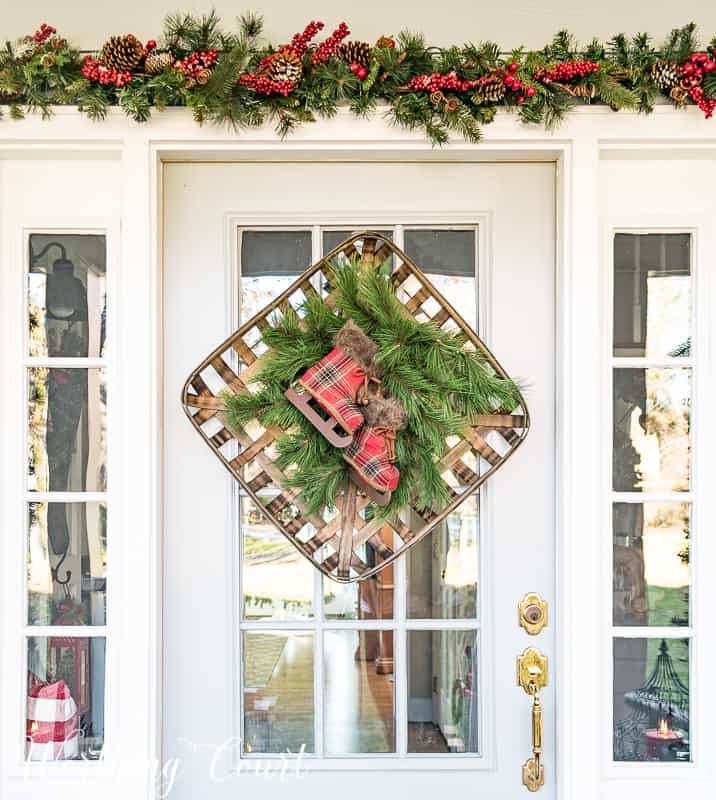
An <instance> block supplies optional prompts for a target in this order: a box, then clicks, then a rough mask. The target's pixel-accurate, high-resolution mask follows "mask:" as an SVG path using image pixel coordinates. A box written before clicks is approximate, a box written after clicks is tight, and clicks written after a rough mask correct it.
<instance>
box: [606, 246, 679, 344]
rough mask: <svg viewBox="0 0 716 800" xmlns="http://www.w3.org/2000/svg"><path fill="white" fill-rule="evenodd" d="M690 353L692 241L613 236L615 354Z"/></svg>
mask: <svg viewBox="0 0 716 800" xmlns="http://www.w3.org/2000/svg"><path fill="white" fill-rule="evenodd" d="M690 354H691V236H690V235H689V234H687V233H647V234H632V233H618V234H616V235H615V237H614V355H615V356H646V357H647V358H657V357H659V356H674V357H679V356H688V355H690Z"/></svg>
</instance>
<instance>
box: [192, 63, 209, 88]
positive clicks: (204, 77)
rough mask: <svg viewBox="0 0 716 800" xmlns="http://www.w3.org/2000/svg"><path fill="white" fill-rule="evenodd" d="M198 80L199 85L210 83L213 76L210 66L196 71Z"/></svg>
mask: <svg viewBox="0 0 716 800" xmlns="http://www.w3.org/2000/svg"><path fill="white" fill-rule="evenodd" d="M195 77H196V82H197V83H198V84H199V86H206V84H207V83H209V79H210V78H211V70H210V69H209V68H208V67H204V69H201V70H199V72H197V73H196V76H195Z"/></svg>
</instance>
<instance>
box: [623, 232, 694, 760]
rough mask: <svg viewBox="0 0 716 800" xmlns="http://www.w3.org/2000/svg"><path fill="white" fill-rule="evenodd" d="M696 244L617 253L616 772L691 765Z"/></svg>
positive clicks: (637, 244)
mask: <svg viewBox="0 0 716 800" xmlns="http://www.w3.org/2000/svg"><path fill="white" fill-rule="evenodd" d="M692 250H693V243H692V237H691V235H690V234H688V233H626V232H625V233H617V234H616V235H615V237H614V241H613V256H614V258H613V276H614V303H613V351H612V410H613V414H612V470H611V472H612V487H611V488H612V495H611V505H612V509H611V512H612V513H611V519H612V653H613V657H612V661H613V757H614V760H615V761H622V762H623V761H631V762H634V761H637V762H639V761H641V762H643V761H649V762H652V761H657V762H663V761H675V762H681V761H687V762H688V761H690V760H691V741H690V732H691V725H690V709H691V707H692V705H693V704H692V702H691V700H692V698H691V690H690V686H691V681H690V672H691V653H692V648H693V638H694V637H693V633H692V618H691V603H690V595H691V589H692V580H691V570H690V561H691V545H692V543H693V542H694V541H695V540H696V539H697V538H698V535H699V532H698V529H695V527H694V525H693V519H694V514H693V510H694V506H695V497H694V493H693V486H692V475H691V473H692V465H691V450H692V441H693V430H692V395H693V390H692V387H693V379H694V373H695V371H696V369H697V367H696V365H695V360H694V352H693V345H694V344H695V343H694V342H693V334H692V327H691V318H692V315H691V305H692V269H691V265H692Z"/></svg>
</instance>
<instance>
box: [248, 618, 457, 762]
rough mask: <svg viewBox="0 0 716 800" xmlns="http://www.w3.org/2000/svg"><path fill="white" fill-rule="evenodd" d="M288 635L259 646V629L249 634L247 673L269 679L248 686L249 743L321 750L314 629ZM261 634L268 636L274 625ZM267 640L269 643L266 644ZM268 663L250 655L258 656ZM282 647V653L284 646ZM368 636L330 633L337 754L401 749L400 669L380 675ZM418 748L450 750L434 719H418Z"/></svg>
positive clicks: (253, 748)
mask: <svg viewBox="0 0 716 800" xmlns="http://www.w3.org/2000/svg"><path fill="white" fill-rule="evenodd" d="M276 635H277V636H280V637H282V638H283V640H284V644H283V648H282V649H281V648H280V643H278V644H275V645H274V646H273V647H271V648H270V654H269V655H266V654H265V653H263V652H262V653H261V654H260V651H259V646H260V642H259V640H258V639H257V638H255V639H254V640H252V638H251V637H252V636H256V635H255V634H252V633H249V634H246V636H245V639H244V659H245V663H247V667H246V674H247V675H251V676H253V678H254V682H255V683H257V684H260V683H261V682H262V677H261V676H262V674H263V676H264V679H265V680H266V683H265V685H256V686H253V687H252V686H246V687H245V690H244V720H245V723H244V724H245V727H244V749H245V750H246V751H247V752H266V753H277V752H285V751H286V750H287V749H288V750H290V751H291V752H293V753H297V752H299V751H300V749H301V747H305V751H306V752H308V753H311V752H315V741H314V719H313V715H314V697H313V694H314V664H313V635H312V634H311V633H304V632H302V631H292V632H282V633H280V634H276ZM260 636H262V637H265V636H266V633H261V634H260ZM261 646H263V645H261ZM252 648H253V652H254V653H255V656H254V659H255V661H256V662H258V661H259V660H260V659H264V662H265V663H264V662H262V663H248V662H246V660H247V659H248V660H249V662H250V660H251V659H252ZM277 650H278V651H279V652H280V654H279V655H278V657H277V660H276V656H275V654H276V651H277ZM365 651H366V648H365V641H364V640H363V637H362V635H361V634H360V633H359V632H358V631H326V632H325V633H324V653H325V657H324V665H323V677H324V682H323V683H324V689H323V718H324V721H323V731H324V751H325V752H326V753H328V754H331V755H340V754H351V753H390V752H394V751H395V725H394V719H393V717H394V714H393V694H394V691H393V689H394V684H393V677H392V675H379V674H377V672H376V668H375V662H373V661H367V660H362V658H361V656H362V655H363V656H364V655H365ZM408 738H409V751H410V752H447V747H446V745H445V740H444V738H443V737H442V735H441V734H440V731H439V730H438V728H437V727H436V726H434V725H432V724H423V723H420V724H415V725H413V724H411V725H409V731H408Z"/></svg>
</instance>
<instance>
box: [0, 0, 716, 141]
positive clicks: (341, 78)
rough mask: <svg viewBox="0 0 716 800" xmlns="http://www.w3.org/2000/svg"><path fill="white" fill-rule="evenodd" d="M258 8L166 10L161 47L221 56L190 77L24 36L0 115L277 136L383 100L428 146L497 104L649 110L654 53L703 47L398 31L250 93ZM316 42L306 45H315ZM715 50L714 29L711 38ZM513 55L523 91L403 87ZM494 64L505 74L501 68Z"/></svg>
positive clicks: (467, 77)
mask: <svg viewBox="0 0 716 800" xmlns="http://www.w3.org/2000/svg"><path fill="white" fill-rule="evenodd" d="M262 30H263V19H262V18H261V16H259V15H256V14H251V13H247V14H243V15H242V16H240V17H239V18H238V20H237V24H236V26H235V30H226V29H225V28H224V27H223V25H222V22H221V20H220V18H219V16H218V15H217V13H216V12H215V11H213V10H212V11H210V12H209V13H206V14H191V13H174V14H170V15H168V16H167V17H166V19H165V22H164V31H163V34H162V36H161V37H159V38H160V49H167V50H169V51H171V53H172V55H173V56H174V58H176V59H181V58H184V57H185V56H188V55H189V54H190V53H192V52H195V51H199V52H201V51H208V50H211V49H213V48H216V49H217V50H218V51H219V58H218V61H217V62H216V64H215V65H214V67H213V69H212V74H211V78H210V79H209V80H208V82H206V83H203V85H202V84H199V83H197V84H196V85H193V86H188V85H186V81H185V78H184V76H183V75H182V73H181V72H180V71H179V70H177V69H175V68H174V67H173V66H167V67H166V69H165V70H164V71H163V72H162V73H161V74H160V75H153V76H150V75H145V74H143V73H142V72H141V71H138V72H136V73H135V74H134V75H133V77H132V80H131V81H130V82H129V83H128V84H127V85H126V86H124V87H123V88H122V89H117V88H116V87H114V86H111V85H104V86H102V85H99V84H98V83H92V82H90V81H88V80H86V79H85V78H84V77H83V76H82V60H81V58H80V56H79V53H78V52H77V50H75V49H74V48H72V47H71V46H70V45H69V44H68V43H67V42H66V41H65V40H64V39H62V38H61V37H59V36H58V35H56V34H53V35H52V36H51V37H50V38H49V39H48V40H47V41H45V42H42V43H41V44H40V45H39V46H37V47H34V49H32V52H31V53H30V55H28V48H27V43H28V40H30V42H31V41H32V37H24V39H21V40H18V42H15V43H10V42H8V43H7V44H6V45H5V47H4V48H2V49H0V116H1V115H2V114H1V112H2V106H3V105H5V106H8V107H9V112H10V116H12V117H20V116H22V115H23V114H24V113H25V111H31V112H32V111H39V112H40V113H41V114H43V116H49V115H50V114H51V109H52V106H53V105H58V104H60V105H61V104H76V105H77V106H78V108H79V109H80V110H81V111H83V112H84V113H86V114H87V115H88V116H90V117H91V118H93V119H102V118H104V117H105V116H106V113H107V108H108V107H109V106H114V105H117V106H120V107H121V108H122V109H123V110H124V111H125V113H126V114H127V115H128V116H129V117H131V118H132V119H134V120H136V121H138V122H144V121H145V120H147V119H148V118H149V117H150V115H151V113H152V111H153V110H155V109H156V110H158V111H161V110H163V109H164V108H166V107H168V106H187V107H189V108H190V109H191V110H192V113H193V115H194V118H195V119H196V121H197V122H199V123H204V122H213V123H215V124H220V125H228V126H229V127H230V128H233V129H236V130H240V129H244V128H250V127H256V126H258V125H262V124H264V123H265V122H267V121H270V122H272V123H273V124H274V126H275V128H276V131H277V133H278V134H279V135H280V136H286V135H287V134H289V133H290V132H291V131H293V130H294V129H295V128H296V127H297V126H299V125H301V124H303V123H306V122H312V121H314V120H315V119H316V118H317V117H331V116H333V115H334V114H335V113H336V111H337V110H338V108H339V107H341V106H345V107H347V108H349V109H350V111H351V112H352V113H354V114H355V115H357V116H365V115H367V114H369V113H370V112H371V111H373V110H374V109H376V108H377V107H378V106H379V105H383V106H386V107H387V108H386V114H387V116H388V118H389V119H390V120H392V122H393V123H394V124H395V125H398V126H400V127H402V128H405V129H407V130H411V131H420V132H422V133H423V134H424V135H425V136H426V137H427V138H428V139H429V140H430V141H432V142H433V144H435V145H442V144H445V143H446V142H447V141H448V140H449V138H450V136H451V135H454V136H458V137H460V138H462V139H464V140H466V141H469V142H477V141H479V140H480V138H481V136H482V132H481V127H482V126H483V125H486V124H489V123H490V122H492V120H493V119H494V117H495V114H496V110H497V108H500V107H503V108H507V109H509V110H513V111H516V112H517V113H518V114H519V117H520V119H521V120H522V122H524V123H526V124H544V125H545V126H546V127H547V128H550V129H551V128H554V127H556V126H557V125H558V124H559V123H560V122H561V121H562V120H563V119H564V117H565V116H566V115H567V114H568V113H569V112H570V111H571V110H572V109H573V108H575V107H576V106H578V105H581V104H585V103H603V104H606V105H609V106H610V107H611V108H613V109H614V110H619V109H622V108H636V109H638V110H639V111H642V112H645V113H648V112H650V111H651V110H652V109H653V107H654V104H655V102H656V101H657V99H658V97H659V96H660V95H662V94H665V95H666V97H667V99H669V100H670V102H680V103H681V104H684V103H691V102H693V101H692V99H690V98H686V99H684V100H683V101H674V100H673V99H671V98H670V97H669V94H668V89H667V90H666V91H664V90H662V89H661V88H660V87H659V86H658V85H657V84H656V83H655V80H654V77H653V74H652V68H653V66H654V64H655V63H656V62H657V61H660V60H663V61H673V62H676V63H677V64H681V63H683V62H685V61H686V60H687V59H688V58H689V57H690V55H691V54H692V53H693V52H694V51H697V50H698V49H699V42H698V39H697V36H696V26H695V25H694V24H693V23H689V24H688V25H685V26H683V27H682V28H675V29H674V30H673V31H672V32H671V33H670V34H669V36H668V37H667V39H666V41H665V42H664V44H663V45H662V46H661V47H660V48H659V47H656V46H654V44H653V42H652V41H651V39H650V37H649V36H648V35H647V34H645V33H639V34H637V35H636V36H633V37H631V38H629V37H627V36H626V35H625V34H622V33H620V34H618V35H616V36H614V37H612V38H611V39H610V40H609V41H608V42H607V43H606V44H604V43H602V42H600V41H598V40H596V39H595V40H593V41H591V42H588V43H587V44H586V45H580V44H579V42H577V41H576V40H575V39H574V37H573V36H571V35H570V34H569V33H568V32H567V31H560V32H558V33H557V34H556V35H555V36H554V38H553V39H552V41H551V42H550V43H549V44H548V45H546V46H545V47H543V48H542V49H541V50H536V51H525V50H524V49H522V48H517V49H514V50H512V51H511V52H510V53H505V52H504V51H501V49H500V47H499V46H498V45H497V44H495V43H494V42H483V43H479V44H473V43H470V42H468V43H467V44H464V45H461V46H457V45H453V46H449V47H432V46H429V45H428V44H427V43H426V40H425V37H424V36H423V35H422V34H419V33H413V32H410V31H403V32H401V33H400V34H399V35H398V36H397V37H396V40H395V46H394V47H390V46H388V45H387V44H385V43H383V44H381V46H378V45H376V46H374V47H373V48H372V50H371V54H370V61H369V66H368V75H367V76H366V78H365V79H364V80H363V81H360V80H359V79H358V78H357V77H356V76H355V75H354V74H353V73H352V72H351V71H350V69H349V68H348V65H346V64H345V63H343V62H342V61H340V60H338V59H336V58H331V59H329V60H328V61H327V62H325V63H319V64H314V63H313V62H312V59H311V54H312V50H311V49H309V50H308V52H306V53H305V54H303V56H302V63H303V76H302V77H301V79H300V81H298V83H297V85H296V86H295V88H294V89H293V90H292V91H291V92H290V94H289V95H288V96H287V97H283V96H281V95H275V94H270V95H266V94H258V93H257V91H256V89H255V88H252V87H248V86H245V85H241V84H240V83H239V77H240V76H241V75H243V74H245V73H249V72H255V71H256V69H257V68H258V67H259V64H260V62H261V59H262V58H263V57H265V56H267V55H269V54H272V53H275V52H276V50H277V47H276V46H274V45H270V44H264V43H261V42H260V36H261V34H262ZM312 46H313V45H312ZM707 49H708V52H709V54H710V56H711V57H713V56H714V53H715V51H716V37H715V38H713V39H712V40H711V41H710V43H709V45H708V48H707ZM579 60H590V61H596V62H598V63H599V71H598V72H597V73H595V74H592V75H587V76H585V77H581V78H575V79H573V80H571V81H570V82H569V83H568V84H567V85H564V84H559V83H557V82H554V83H551V84H549V83H543V82H540V81H538V80H536V77H535V75H536V72H537V70H539V69H541V68H549V67H554V66H555V65H558V64H560V63H563V62H567V61H579ZM511 61H515V62H516V63H517V64H518V65H519V68H518V71H517V72H516V73H515V77H516V78H517V79H519V81H520V82H521V84H522V85H523V86H524V91H526V90H529V94H522V96H521V99H518V94H517V93H515V92H512V91H507V92H506V93H505V96H504V98H502V99H500V100H495V99H494V98H492V97H491V96H490V95H487V96H485V95H481V94H480V92H479V91H472V90H467V91H462V90H460V89H457V90H447V89H446V90H444V91H443V92H442V95H443V96H442V97H433V98H432V99H431V97H430V93H429V92H428V91H420V90H413V89H408V88H407V87H408V84H409V82H410V81H411V79H413V78H416V77H418V76H423V75H428V76H429V75H431V74H433V73H440V74H447V73H451V72H455V73H456V75H457V76H458V78H459V80H461V81H475V80H478V79H479V78H481V77H483V76H486V75H489V74H490V73H491V72H494V71H495V70H501V69H504V68H505V67H506V65H507V64H509V63H510V62H511ZM498 74H501V73H498ZM704 91H705V93H706V96H707V97H708V98H716V73H707V74H706V75H705V76H704Z"/></svg>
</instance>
